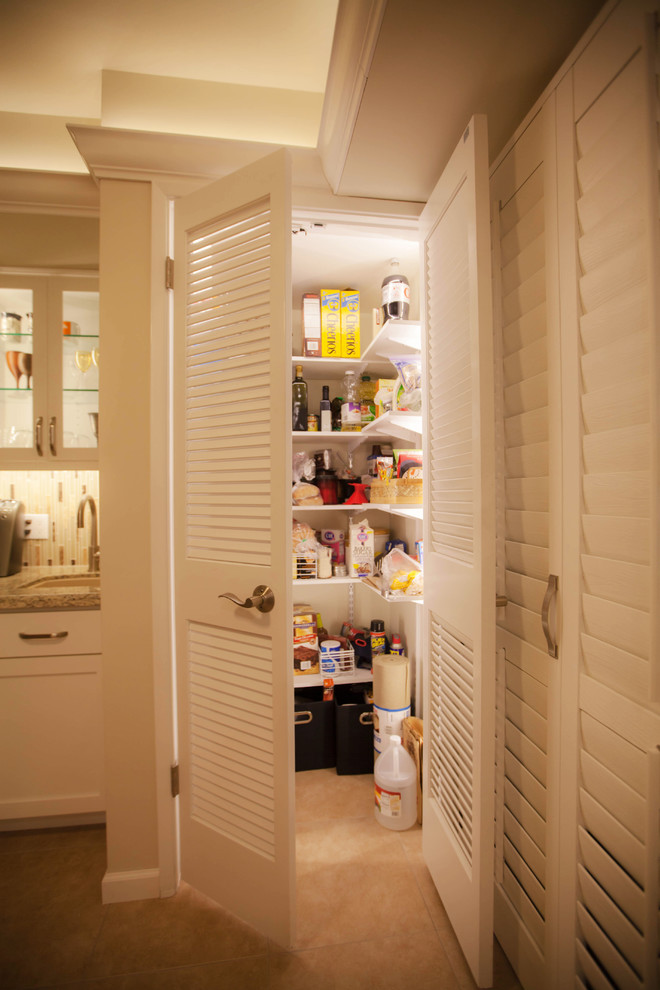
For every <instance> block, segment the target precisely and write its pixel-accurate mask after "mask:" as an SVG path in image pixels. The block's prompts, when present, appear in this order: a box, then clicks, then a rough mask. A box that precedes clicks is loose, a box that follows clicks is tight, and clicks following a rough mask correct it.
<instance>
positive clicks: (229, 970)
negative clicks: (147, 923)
mask: <svg viewBox="0 0 660 990" xmlns="http://www.w3.org/2000/svg"><path fill="white" fill-rule="evenodd" d="M267 987H268V956H267V955H263V956H249V957H248V958H246V959H229V960H227V961H225V962H219V963H206V964H204V965H202V966H177V967H176V968H173V969H159V970H154V971H151V972H147V973H127V974H124V975H121V976H109V977H106V978H104V979H98V980H85V981H84V982H83V983H76V984H69V986H68V987H67V990H266V988H267Z"/></svg>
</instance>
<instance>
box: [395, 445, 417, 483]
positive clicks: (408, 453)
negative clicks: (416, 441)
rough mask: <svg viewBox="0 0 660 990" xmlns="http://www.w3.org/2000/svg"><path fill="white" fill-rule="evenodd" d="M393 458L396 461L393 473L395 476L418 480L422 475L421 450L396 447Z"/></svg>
mask: <svg viewBox="0 0 660 990" xmlns="http://www.w3.org/2000/svg"><path fill="white" fill-rule="evenodd" d="M394 459H395V461H396V471H395V475H396V477H397V478H407V479H408V480H409V481H413V480H416V481H418V480H419V479H420V478H423V477H424V471H423V464H424V461H423V455H422V451H421V450H401V449H399V448H396V449H395V450H394Z"/></svg>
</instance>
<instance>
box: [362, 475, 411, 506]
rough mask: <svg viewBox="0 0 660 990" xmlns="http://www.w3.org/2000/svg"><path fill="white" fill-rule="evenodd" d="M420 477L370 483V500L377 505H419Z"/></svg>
mask: <svg viewBox="0 0 660 990" xmlns="http://www.w3.org/2000/svg"><path fill="white" fill-rule="evenodd" d="M422 486H423V481H422V479H421V478H415V479H408V478H393V479H392V480H391V481H373V482H372V483H371V496H370V497H371V501H372V502H373V503H374V504H376V505H378V504H383V505H421V504H422Z"/></svg>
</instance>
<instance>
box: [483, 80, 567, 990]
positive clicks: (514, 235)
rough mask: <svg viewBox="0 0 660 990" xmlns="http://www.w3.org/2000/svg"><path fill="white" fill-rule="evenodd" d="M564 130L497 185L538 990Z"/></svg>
mask: <svg viewBox="0 0 660 990" xmlns="http://www.w3.org/2000/svg"><path fill="white" fill-rule="evenodd" d="M554 127H555V103H554V98H553V96H550V98H549V99H548V100H547V101H546V102H545V104H544V105H543V107H542V108H541V109H540V110H539V112H538V113H537V115H536V116H535V117H534V119H533V120H532V121H531V123H530V124H529V125H528V127H527V128H526V130H525V131H524V132H523V133H522V134H521V135H520V137H519V138H518V140H517V141H516V143H515V144H514V145H513V147H512V148H511V150H510V152H509V153H508V154H507V155H506V157H505V158H504V159H503V161H502V162H501V163H499V165H498V167H497V169H496V171H495V172H494V173H493V175H492V176H491V196H492V198H493V223H492V240H493V285H494V299H495V311H494V323H495V338H496V343H495V351H496V355H497V373H496V378H497V387H498V426H499V429H498V437H499V443H498V537H499V538H498V592H499V593H501V594H504V595H506V598H507V600H508V604H507V605H506V607H505V608H499V609H498V610H497V646H498V692H497V697H498V711H497V795H496V867H495V877H496V881H495V890H496V896H495V904H496V909H495V933H496V935H497V938H498V940H499V941H500V943H501V944H502V947H503V948H504V951H505V952H506V954H507V955H508V957H509V959H510V960H511V963H512V965H513V966H514V968H515V970H516V972H517V974H518V977H519V979H520V981H521V983H522V984H523V986H525V987H527V988H529V990H532V988H534V990H540V988H542V987H546V986H547V987H550V986H552V985H553V979H554V969H555V966H556V962H557V957H556V952H554V951H553V947H552V939H553V925H554V924H555V923H556V917H553V905H554V904H555V898H556V896H557V891H556V885H557V841H558V839H557V829H558V822H557V814H556V802H557V800H558V781H557V775H558V761H559V745H560V732H559V704H558V689H559V672H560V664H561V663H562V661H563V659H564V656H563V650H560V651H559V657H558V658H554V657H551V656H550V655H549V651H548V644H547V641H546V638H545V636H544V632H543V625H542V608H543V601H544V597H545V594H546V589H547V582H548V577H549V575H550V574H551V573H552V574H554V575H556V576H557V577H558V578H559V585H560V588H561V563H560V554H561V528H560V526H561V519H560V511H561V487H560V484H559V483H560V482H561V478H560V476H559V472H558V468H557V464H558V458H557V452H558V450H559V444H560V442H561V438H560V431H561V423H562V417H561V401H560V393H559V389H558V387H557V386H558V382H559V365H558V356H559V351H558V344H557V341H558V329H559V328H558V325H557V287H556V279H553V277H552V274H553V271H555V270H556V269H555V268H553V262H552V259H553V257H554V256H555V255H556V222H555V219H554V217H555V214H556V209H555V203H556V198H555V188H556V181H555V178H554V176H555V163H554V158H555V152H554ZM555 634H556V630H555ZM565 783H567V782H565ZM553 885H554V888H555V889H554V890H553Z"/></svg>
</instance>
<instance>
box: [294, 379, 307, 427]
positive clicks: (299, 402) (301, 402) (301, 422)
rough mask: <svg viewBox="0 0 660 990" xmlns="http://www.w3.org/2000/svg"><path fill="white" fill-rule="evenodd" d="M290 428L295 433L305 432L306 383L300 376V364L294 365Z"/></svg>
mask: <svg viewBox="0 0 660 990" xmlns="http://www.w3.org/2000/svg"><path fill="white" fill-rule="evenodd" d="M291 392H292V403H291V413H292V428H293V429H294V430H295V431H297V432H302V431H304V432H305V433H306V432H307V382H306V381H305V379H304V378H303V376H302V364H297V365H296V377H295V378H294V379H293V384H292V386H291Z"/></svg>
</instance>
